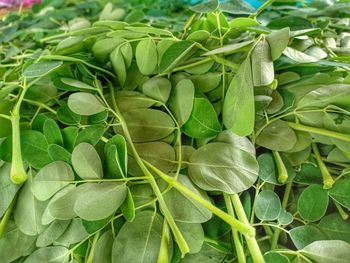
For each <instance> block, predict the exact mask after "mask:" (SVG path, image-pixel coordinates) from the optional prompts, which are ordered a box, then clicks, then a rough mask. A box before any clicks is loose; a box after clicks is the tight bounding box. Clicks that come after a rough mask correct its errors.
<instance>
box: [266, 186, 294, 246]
mask: <svg viewBox="0 0 350 263" xmlns="http://www.w3.org/2000/svg"><path fill="white" fill-rule="evenodd" d="M292 186H293V183H292V182H289V183H288V184H286V188H285V189H284V195H283V199H282V208H283V209H285V208H286V207H287V205H288V200H289V196H290V193H291V190H292ZM280 233H281V230H280V229H276V230H275V233H274V234H273V237H272V241H271V250H273V249H275V248H277V243H278V238H279V236H280Z"/></svg>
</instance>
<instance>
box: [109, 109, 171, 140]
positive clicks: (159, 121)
mask: <svg viewBox="0 0 350 263" xmlns="http://www.w3.org/2000/svg"><path fill="white" fill-rule="evenodd" d="M123 115H124V118H125V120H126V123H127V126H128V128H129V132H130V135H131V138H132V139H133V141H134V142H147V141H154V140H159V139H163V138H165V137H167V136H168V135H170V134H171V133H173V132H174V130H175V124H174V121H173V120H172V118H171V117H170V116H169V115H168V114H166V113H165V112H162V111H160V110H154V109H135V110H131V111H127V112H125V113H124V114H123ZM115 129H116V131H117V132H122V131H121V129H120V127H116V128H115Z"/></svg>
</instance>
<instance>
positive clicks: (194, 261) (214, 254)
mask: <svg viewBox="0 0 350 263" xmlns="http://www.w3.org/2000/svg"><path fill="white" fill-rule="evenodd" d="M225 258H226V253H223V252H221V251H219V250H217V249H215V248H213V247H212V246H210V245H208V243H206V242H204V244H203V246H202V249H201V251H199V253H196V254H188V255H186V256H185V258H183V259H181V261H180V263H198V262H201V263H222V262H223V261H224V260H225Z"/></svg>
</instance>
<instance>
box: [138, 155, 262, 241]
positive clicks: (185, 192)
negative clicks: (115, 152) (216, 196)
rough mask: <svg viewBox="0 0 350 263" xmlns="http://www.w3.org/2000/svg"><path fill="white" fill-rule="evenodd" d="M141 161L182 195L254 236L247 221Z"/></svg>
mask: <svg viewBox="0 0 350 263" xmlns="http://www.w3.org/2000/svg"><path fill="white" fill-rule="evenodd" d="M143 162H144V163H145V164H146V165H147V166H148V167H150V168H151V169H152V170H153V171H154V172H155V173H156V174H157V175H158V176H159V177H160V178H162V179H163V180H164V181H166V182H167V183H168V184H170V185H171V186H172V187H174V188H175V189H176V190H178V191H179V192H181V193H182V194H183V195H184V196H187V197H190V198H191V199H193V200H194V201H196V202H198V203H200V204H201V205H203V206H204V207H205V208H207V209H208V210H210V211H211V212H212V213H214V214H215V215H217V216H218V217H220V218H221V219H222V220H223V221H225V222H226V223H228V224H229V225H231V226H232V227H234V228H235V229H237V230H238V231H239V232H241V233H243V234H246V235H248V236H250V237H254V236H255V229H254V227H252V226H250V224H249V222H247V223H242V222H240V221H239V220H237V219H235V218H233V217H232V216H230V215H229V214H227V213H225V212H224V211H222V210H221V209H219V208H217V207H216V206H215V205H213V204H212V203H210V202H209V201H207V200H205V199H203V198H202V197H201V196H199V195H197V194H195V193H193V192H192V191H191V190H190V189H188V188H187V187H185V186H183V185H182V184H180V183H179V182H178V181H176V180H175V179H174V178H173V177H171V176H169V175H167V174H165V173H163V172H162V171H161V170H159V169H158V168H157V167H155V166H153V165H152V164H150V163H148V162H147V161H145V160H143Z"/></svg>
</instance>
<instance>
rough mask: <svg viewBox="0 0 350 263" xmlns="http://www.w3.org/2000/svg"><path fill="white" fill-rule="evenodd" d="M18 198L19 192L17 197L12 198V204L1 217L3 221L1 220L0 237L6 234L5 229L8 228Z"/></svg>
mask: <svg viewBox="0 0 350 263" xmlns="http://www.w3.org/2000/svg"><path fill="white" fill-rule="evenodd" d="M16 200H17V194H16V195H15V197H14V198H13V199H12V201H11V203H10V206H9V207H8V208H7V210H6V212H5V214H4V216H3V217H2V218H1V222H0V238H2V237H3V235H4V234H5V230H6V225H7V222H8V221H9V219H10V217H11V214H12V210H13V208H14V206H15V204H16Z"/></svg>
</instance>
